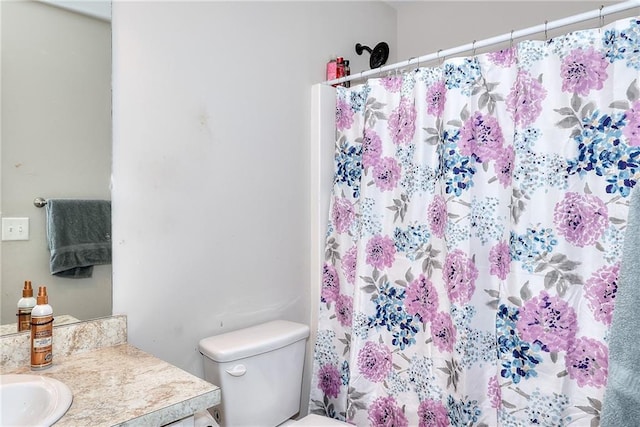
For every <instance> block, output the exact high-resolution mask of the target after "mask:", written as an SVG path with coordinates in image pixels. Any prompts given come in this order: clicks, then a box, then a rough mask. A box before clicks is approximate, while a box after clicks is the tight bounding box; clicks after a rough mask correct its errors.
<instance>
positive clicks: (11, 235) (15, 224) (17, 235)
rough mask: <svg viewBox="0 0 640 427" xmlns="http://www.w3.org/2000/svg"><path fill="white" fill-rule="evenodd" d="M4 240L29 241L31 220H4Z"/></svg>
mask: <svg viewBox="0 0 640 427" xmlns="http://www.w3.org/2000/svg"><path fill="white" fill-rule="evenodd" d="M2 240H29V218H2Z"/></svg>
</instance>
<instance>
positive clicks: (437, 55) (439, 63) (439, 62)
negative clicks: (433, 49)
mask: <svg viewBox="0 0 640 427" xmlns="http://www.w3.org/2000/svg"><path fill="white" fill-rule="evenodd" d="M440 52H442V49H438V53H437V54H436V57H437V58H438V65H442V61H441V60H440Z"/></svg>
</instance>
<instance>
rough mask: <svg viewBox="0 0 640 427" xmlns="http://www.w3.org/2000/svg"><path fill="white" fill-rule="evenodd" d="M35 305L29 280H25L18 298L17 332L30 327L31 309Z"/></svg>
mask: <svg viewBox="0 0 640 427" xmlns="http://www.w3.org/2000/svg"><path fill="white" fill-rule="evenodd" d="M35 305H36V299H35V298H34V297H33V288H32V287H31V280H25V281H24V289H23V290H22V298H20V299H19V300H18V332H21V331H28V330H29V329H31V311H32V310H33V307H35Z"/></svg>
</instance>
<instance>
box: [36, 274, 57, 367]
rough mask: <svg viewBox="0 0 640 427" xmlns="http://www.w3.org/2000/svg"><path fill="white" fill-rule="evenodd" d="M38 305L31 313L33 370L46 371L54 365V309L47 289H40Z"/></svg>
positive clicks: (42, 287)
mask: <svg viewBox="0 0 640 427" xmlns="http://www.w3.org/2000/svg"><path fill="white" fill-rule="evenodd" d="M37 302H38V304H37V305H36V306H35V307H33V310H32V311H31V369H32V370H38V369H45V368H48V367H49V366H51V365H52V364H53V309H52V308H51V306H50V305H49V297H48V296H47V287H46V286H40V288H39V289H38V298H37Z"/></svg>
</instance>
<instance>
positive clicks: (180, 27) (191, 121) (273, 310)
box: [112, 2, 396, 410]
mask: <svg viewBox="0 0 640 427" xmlns="http://www.w3.org/2000/svg"><path fill="white" fill-rule="evenodd" d="M395 20H396V17H395V12H394V11H393V9H392V8H390V7H389V6H388V5H385V4H383V3H380V2H374V3H370V2H348V3H341V2H317V3H316V2H254V3H247V2H115V3H114V5H113V21H112V25H113V53H114V75H113V86H114V104H113V108H114V168H113V182H114V184H113V220H114V230H113V235H114V266H115V268H114V295H113V298H114V313H124V314H126V315H127V316H128V330H129V342H130V343H131V344H133V345H135V346H137V347H139V348H141V349H143V350H145V351H148V352H150V353H152V354H154V355H156V356H158V357H161V358H162V359H164V360H167V361H169V362H171V363H173V364H175V365H177V366H179V367H181V368H183V369H185V370H187V371H189V372H192V373H194V374H196V375H198V376H202V375H203V369H202V361H201V356H200V354H199V353H198V351H197V345H198V341H199V340H200V339H201V338H204V337H206V336H209V335H213V334H217V333H220V332H225V331H228V330H232V329H236V328H239V327H244V326H248V325H252V324H256V323H259V322H262V321H266V320H270V319H275V318H284V319H288V320H293V321H298V322H302V323H309V318H310V285H309V280H310V279H309V246H310V243H309V231H308V230H309V227H310V225H309V224H310V219H309V216H310V214H309V210H310V209H309V205H310V204H311V203H312V201H311V200H310V199H309V191H308V189H309V160H308V159H309V155H310V148H309V144H310V120H309V118H310V104H311V86H312V85H313V84H314V83H317V82H319V81H322V80H324V67H325V63H326V61H327V60H328V59H329V57H330V56H331V55H332V54H338V55H342V56H345V57H347V58H349V59H351V60H352V69H353V70H354V72H357V71H359V70H360V69H361V68H363V67H364V66H365V65H366V64H368V56H366V57H365V56H362V57H358V56H357V55H356V54H355V49H354V46H355V44H356V43H357V42H361V43H364V44H369V45H375V44H376V43H377V42H379V41H381V40H385V41H387V42H388V43H389V44H390V45H391V46H395V45H396V40H395V34H396V28H395ZM391 60H394V58H392V59H391ZM318 274H320V271H318ZM306 380H307V381H306V390H305V397H304V398H303V400H304V402H305V403H304V405H303V410H306V399H307V396H308V380H309V378H308V376H307V378H306Z"/></svg>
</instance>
